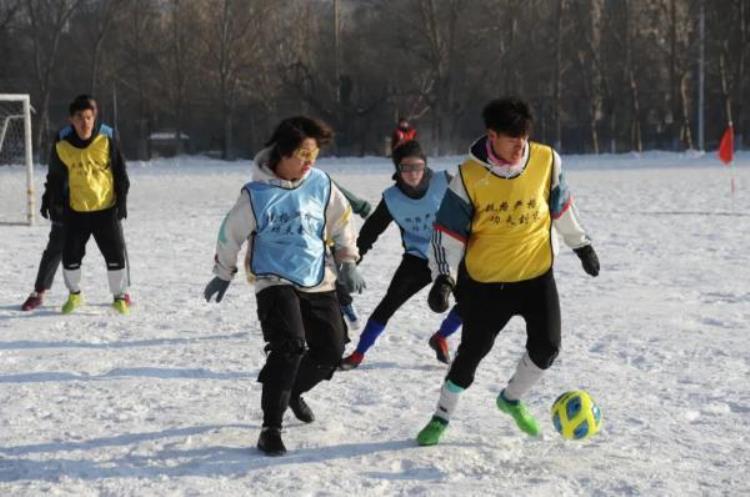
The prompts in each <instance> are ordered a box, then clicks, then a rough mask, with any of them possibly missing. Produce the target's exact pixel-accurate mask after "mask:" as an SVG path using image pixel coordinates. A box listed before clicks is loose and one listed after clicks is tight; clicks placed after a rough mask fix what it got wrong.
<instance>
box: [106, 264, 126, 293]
mask: <svg viewBox="0 0 750 497" xmlns="http://www.w3.org/2000/svg"><path fill="white" fill-rule="evenodd" d="M107 279H108V280H109V291H110V292H112V295H114V296H115V297H116V296H118V295H122V294H124V293H125V290H127V288H128V273H127V271H125V270H124V269H110V270H108V271H107Z"/></svg>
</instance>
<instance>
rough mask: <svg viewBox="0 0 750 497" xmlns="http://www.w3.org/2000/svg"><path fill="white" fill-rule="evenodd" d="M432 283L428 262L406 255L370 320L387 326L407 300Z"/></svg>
mask: <svg viewBox="0 0 750 497" xmlns="http://www.w3.org/2000/svg"><path fill="white" fill-rule="evenodd" d="M431 281H432V276H431V274H430V268H429V266H428V265H427V261H426V260H424V259H422V258H421V257H417V256H415V255H411V254H404V257H403V258H402V259H401V264H399V266H398V269H396V273H395V274H394V275H393V278H392V279H391V284H390V285H389V286H388V291H387V292H386V293H385V297H383V300H381V301H380V303H379V304H378V306H377V307H376V308H375V310H374V311H373V312H372V314H371V315H370V319H371V320H373V321H375V322H377V323H379V324H382V325H384V326H385V325H386V324H388V320H389V319H391V316H393V314H395V312H396V311H397V310H398V309H399V308H400V307H401V306H402V305H404V303H406V301H407V300H409V299H410V298H412V297H413V296H414V295H415V294H416V293H417V292H418V291H420V290H421V289H422V288H424V287H426V286H427V285H429V284H430V282H431Z"/></svg>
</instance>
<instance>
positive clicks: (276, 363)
mask: <svg viewBox="0 0 750 497" xmlns="http://www.w3.org/2000/svg"><path fill="white" fill-rule="evenodd" d="M265 351H266V355H267V357H266V364H265V366H263V369H261V370H260V373H259V374H258V381H259V382H261V383H267V382H271V383H279V384H281V385H291V383H292V382H293V381H294V377H295V375H296V374H297V366H299V362H300V360H301V359H302V356H303V354H304V353H305V341H304V340H303V339H301V338H300V339H295V338H292V339H283V340H274V341H272V342H268V343H267V344H266V347H265Z"/></svg>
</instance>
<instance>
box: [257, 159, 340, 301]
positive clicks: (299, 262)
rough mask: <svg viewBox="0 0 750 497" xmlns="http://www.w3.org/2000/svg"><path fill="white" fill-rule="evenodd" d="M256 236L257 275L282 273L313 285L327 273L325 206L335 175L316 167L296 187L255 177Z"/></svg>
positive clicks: (294, 279) (301, 284) (286, 277)
mask: <svg viewBox="0 0 750 497" xmlns="http://www.w3.org/2000/svg"><path fill="white" fill-rule="evenodd" d="M244 188H245V189H246V190H247V192H248V193H249V194H250V205H251V206H252V209H253V215H254V216H255V223H256V225H257V226H256V228H255V237H254V240H253V252H252V254H251V256H250V270H251V271H252V272H253V274H254V275H256V276H279V277H281V278H284V279H285V280H288V281H291V282H292V283H294V284H295V285H298V286H301V287H305V288H310V287H314V286H317V285H319V284H320V282H321V281H323V276H324V273H325V250H326V246H325V226H326V207H327V206H328V200H329V199H330V197H331V179H330V178H329V177H328V175H327V174H326V173H324V172H322V171H319V170H317V169H311V170H310V173H309V174H308V176H307V178H305V180H304V181H303V182H302V184H300V185H299V186H297V188H294V189H288V188H282V187H280V186H275V185H270V184H268V183H261V182H256V181H251V182H250V183H248V184H246V185H245V187H244Z"/></svg>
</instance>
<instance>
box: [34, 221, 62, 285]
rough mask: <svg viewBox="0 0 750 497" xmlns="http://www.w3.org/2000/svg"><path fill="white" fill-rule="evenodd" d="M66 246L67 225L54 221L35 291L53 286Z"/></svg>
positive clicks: (40, 265) (40, 264)
mask: <svg viewBox="0 0 750 497" xmlns="http://www.w3.org/2000/svg"><path fill="white" fill-rule="evenodd" d="M64 246H65V227H64V225H63V223H62V222H60V221H52V228H51V229H50V231H49V240H48V241H47V247H46V248H45V249H44V252H42V260H41V261H39V270H38V271H37V274H36V282H35V283H34V291H35V292H44V291H47V290H49V289H50V288H52V282H53V281H54V279H55V273H57V268H58V267H59V266H60V261H62V254H63V248H64Z"/></svg>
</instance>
